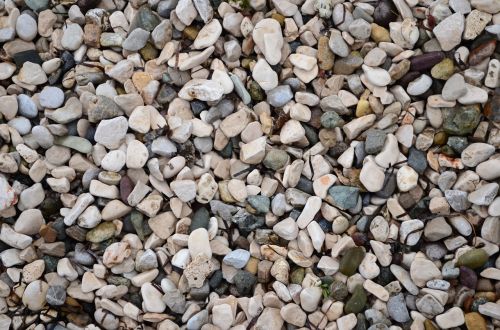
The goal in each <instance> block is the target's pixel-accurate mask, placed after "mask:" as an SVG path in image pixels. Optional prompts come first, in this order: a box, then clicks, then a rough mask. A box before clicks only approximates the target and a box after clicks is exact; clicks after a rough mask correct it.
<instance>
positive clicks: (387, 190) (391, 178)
mask: <svg viewBox="0 0 500 330" xmlns="http://www.w3.org/2000/svg"><path fill="white" fill-rule="evenodd" d="M396 186H397V181H396V174H394V173H388V174H386V175H385V179H384V186H383V187H382V189H381V190H380V191H378V192H376V193H375V195H377V196H378V197H382V198H389V197H390V196H391V195H392V194H394V191H395V190H396Z"/></svg>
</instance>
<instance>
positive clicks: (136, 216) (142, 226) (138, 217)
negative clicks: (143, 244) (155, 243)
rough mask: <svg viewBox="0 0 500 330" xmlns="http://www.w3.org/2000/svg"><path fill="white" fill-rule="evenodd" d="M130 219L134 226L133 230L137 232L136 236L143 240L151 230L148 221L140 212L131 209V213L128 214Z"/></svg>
mask: <svg viewBox="0 0 500 330" xmlns="http://www.w3.org/2000/svg"><path fill="white" fill-rule="evenodd" d="M130 221H131V222H132V225H133V226H134V230H135V232H136V233H137V236H139V238H140V239H141V240H145V239H146V237H147V236H149V235H151V233H152V232H153V231H152V230H151V228H150V227H149V224H148V222H147V221H144V216H143V215H142V213H140V212H138V211H135V210H134V211H132V213H131V214H130Z"/></svg>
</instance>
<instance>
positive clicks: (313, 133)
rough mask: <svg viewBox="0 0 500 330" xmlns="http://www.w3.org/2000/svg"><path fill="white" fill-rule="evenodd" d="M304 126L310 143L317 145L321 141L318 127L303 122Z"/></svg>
mask: <svg viewBox="0 0 500 330" xmlns="http://www.w3.org/2000/svg"><path fill="white" fill-rule="evenodd" d="M302 127H304V130H305V131H306V139H307V141H308V142H309V145H315V144H316V143H318V142H319V137H318V133H317V130H316V129H314V128H313V127H311V126H309V125H304V124H302Z"/></svg>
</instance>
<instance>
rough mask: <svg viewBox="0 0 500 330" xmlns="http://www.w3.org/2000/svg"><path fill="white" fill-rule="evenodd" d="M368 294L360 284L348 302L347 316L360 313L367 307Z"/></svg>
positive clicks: (346, 307) (345, 310) (345, 308)
mask: <svg viewBox="0 0 500 330" xmlns="http://www.w3.org/2000/svg"><path fill="white" fill-rule="evenodd" d="M366 300H367V297H366V292H365V289H363V286H362V285H361V284H358V285H357V286H356V287H355V288H354V291H353V292H352V296H351V298H349V300H348V301H347V302H346V304H345V307H344V312H345V313H346V314H350V313H359V312H361V311H362V310H363V309H364V308H365V306H366Z"/></svg>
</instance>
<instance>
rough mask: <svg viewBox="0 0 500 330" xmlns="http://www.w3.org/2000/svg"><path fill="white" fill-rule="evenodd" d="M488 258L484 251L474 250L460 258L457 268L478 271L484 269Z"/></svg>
mask: <svg viewBox="0 0 500 330" xmlns="http://www.w3.org/2000/svg"><path fill="white" fill-rule="evenodd" d="M488 257H489V256H488V253H486V251H484V250H483V249H472V250H469V251H467V252H465V253H464V254H462V255H461V256H460V257H458V260H457V266H465V267H469V268H471V269H476V268H479V267H482V266H483V265H484V264H485V263H486V262H487V261H488Z"/></svg>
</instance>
